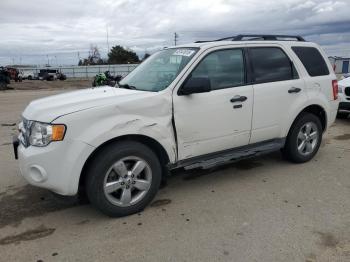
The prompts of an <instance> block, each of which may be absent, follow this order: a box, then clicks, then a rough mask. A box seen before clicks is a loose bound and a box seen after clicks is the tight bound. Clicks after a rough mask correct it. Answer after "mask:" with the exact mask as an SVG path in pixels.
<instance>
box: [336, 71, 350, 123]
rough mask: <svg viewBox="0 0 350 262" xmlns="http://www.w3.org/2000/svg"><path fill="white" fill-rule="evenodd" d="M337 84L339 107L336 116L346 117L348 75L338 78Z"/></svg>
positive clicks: (349, 89)
mask: <svg viewBox="0 0 350 262" xmlns="http://www.w3.org/2000/svg"><path fill="white" fill-rule="evenodd" d="M338 86H339V90H338V93H339V101H340V103H339V109H338V114H337V117H338V118H348V117H349V116H350V77H347V78H344V79H343V80H340V81H339V83H338Z"/></svg>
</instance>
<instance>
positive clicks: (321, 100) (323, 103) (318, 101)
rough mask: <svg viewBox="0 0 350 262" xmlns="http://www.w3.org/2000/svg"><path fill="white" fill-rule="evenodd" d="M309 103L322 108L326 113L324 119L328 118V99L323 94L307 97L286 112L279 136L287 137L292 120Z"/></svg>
mask: <svg viewBox="0 0 350 262" xmlns="http://www.w3.org/2000/svg"><path fill="white" fill-rule="evenodd" d="M311 105H317V106H320V107H321V108H323V110H324V111H325V114H326V121H327V119H328V115H329V113H328V112H329V110H330V108H329V101H328V100H327V99H326V98H325V97H324V96H317V97H315V98H308V99H307V100H306V101H305V103H302V104H299V105H297V106H296V107H295V108H294V107H293V108H292V109H291V110H290V112H288V114H286V121H285V124H284V125H283V126H284V129H283V130H282V133H281V137H287V136H288V133H289V130H290V128H291V127H292V124H293V123H294V120H295V119H296V118H297V116H298V115H299V114H300V113H301V112H302V111H303V110H304V109H305V108H307V107H308V106H311ZM328 125H329V124H328V122H326V128H327V127H328Z"/></svg>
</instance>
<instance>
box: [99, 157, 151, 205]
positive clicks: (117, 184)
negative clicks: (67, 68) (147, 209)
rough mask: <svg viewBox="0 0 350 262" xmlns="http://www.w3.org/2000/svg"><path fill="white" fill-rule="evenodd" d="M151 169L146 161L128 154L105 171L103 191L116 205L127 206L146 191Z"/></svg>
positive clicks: (149, 181)
mask: <svg viewBox="0 0 350 262" xmlns="http://www.w3.org/2000/svg"><path fill="white" fill-rule="evenodd" d="M151 182H152V171H151V168H150V166H149V165H148V164H147V162H146V161H145V160H143V159H141V158H139V157H135V156H128V157H125V158H122V159H120V160H118V161H117V162H116V163H114V164H113V165H112V166H111V167H110V168H109V170H108V171H107V173H106V175H105V179H104V185H103V186H104V193H105V196H106V197H107V199H108V200H109V201H110V202H111V203H112V204H113V205H116V206H120V207H127V206H131V205H134V204H136V203H137V202H139V201H140V200H141V199H142V198H143V197H144V196H145V195H146V194H147V192H148V190H149V189H150V187H151Z"/></svg>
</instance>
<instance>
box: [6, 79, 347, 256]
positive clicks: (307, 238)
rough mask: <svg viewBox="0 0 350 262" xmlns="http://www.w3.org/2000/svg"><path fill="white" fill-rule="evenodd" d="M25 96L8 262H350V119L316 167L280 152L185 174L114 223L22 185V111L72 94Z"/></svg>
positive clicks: (9, 109)
mask: <svg viewBox="0 0 350 262" xmlns="http://www.w3.org/2000/svg"><path fill="white" fill-rule="evenodd" d="M39 82H41V81H32V83H39ZM32 83H30V84H31V85H32ZM58 83H62V82H58V81H57V82H55V85H57V84H58ZM66 83H68V81H67V82H66ZM45 84H46V83H45ZM70 84H72V83H70ZM76 84H77V83H76ZM84 84H88V82H85V83H79V84H78V86H79V87H81V86H84ZM18 85H20V84H18ZM33 85H34V84H33ZM65 85H66V84H65ZM71 86H73V85H70V86H68V87H67V86H66V88H68V89H69V88H71ZM86 86H89V84H88V85H86ZM37 88H38V87H37ZM19 89H36V88H35V87H33V88H23V86H18V87H15V90H9V91H6V92H2V93H0V254H1V256H0V261H235V262H236V261H249V262H250V261H269V262H271V261H308V262H313V261H350V161H349V160H350V119H348V120H337V122H336V123H335V124H334V125H333V126H332V127H331V128H330V129H329V130H328V132H327V134H326V135H325V137H324V139H323V143H322V147H321V149H320V151H319V153H318V154H317V156H316V157H315V158H314V159H313V160H312V161H310V162H309V163H306V164H300V165H295V164H291V163H288V162H286V161H284V160H283V159H282V158H281V156H280V154H279V153H274V154H271V155H267V156H264V157H259V158H255V159H251V160H249V161H242V162H239V163H236V164H232V165H229V166H226V167H221V168H218V169H215V170H211V171H202V172H199V171H192V172H183V171H179V172H176V174H174V175H173V176H172V177H171V178H170V179H169V181H168V186H167V187H165V188H163V189H161V190H160V191H159V193H158V195H157V197H156V199H155V200H154V202H153V204H152V205H151V206H150V207H148V208H146V209H145V211H144V212H142V213H140V214H136V215H133V216H129V217H125V218H120V219H111V218H108V217H106V216H104V215H102V214H101V213H99V212H97V211H96V210H95V209H94V208H92V207H91V206H90V205H88V204H86V205H76V204H73V203H69V202H66V201H62V200H58V199H56V198H54V197H53V196H52V195H51V194H50V193H49V192H48V191H46V190H43V189H39V188H34V187H32V186H29V185H27V184H26V182H25V181H24V180H23V179H22V178H21V176H20V174H19V169H18V166H17V162H16V161H15V160H14V158H13V150H12V146H11V144H10V142H11V134H14V133H16V126H15V125H16V124H17V123H18V121H19V116H20V113H21V112H22V111H23V109H24V108H25V106H26V105H27V104H28V102H29V101H31V100H33V99H35V98H38V97H44V96H48V95H51V94H56V93H59V92H63V91H62V90H61V89H57V88H56V87H51V88H50V90H36V91H33V90H32V91H23V90H19ZM64 91H67V90H64ZM13 124H15V125H13Z"/></svg>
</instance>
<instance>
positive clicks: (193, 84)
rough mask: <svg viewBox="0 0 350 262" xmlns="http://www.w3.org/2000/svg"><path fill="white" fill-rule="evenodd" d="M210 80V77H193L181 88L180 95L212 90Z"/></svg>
mask: <svg viewBox="0 0 350 262" xmlns="http://www.w3.org/2000/svg"><path fill="white" fill-rule="evenodd" d="M210 91H211V86H210V80H209V78H208V77H191V78H189V79H187V80H186V82H185V83H184V84H183V85H182V87H181V89H180V90H179V95H190V94H195V93H205V92H210Z"/></svg>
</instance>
